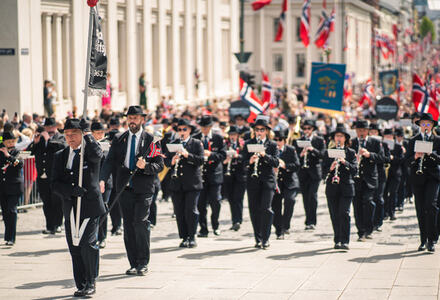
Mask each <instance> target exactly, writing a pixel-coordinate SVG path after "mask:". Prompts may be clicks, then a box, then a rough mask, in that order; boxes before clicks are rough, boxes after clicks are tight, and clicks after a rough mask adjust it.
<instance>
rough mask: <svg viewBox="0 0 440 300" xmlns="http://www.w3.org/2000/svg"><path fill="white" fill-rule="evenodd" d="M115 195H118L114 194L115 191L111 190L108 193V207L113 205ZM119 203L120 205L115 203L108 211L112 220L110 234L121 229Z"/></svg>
mask: <svg viewBox="0 0 440 300" xmlns="http://www.w3.org/2000/svg"><path fill="white" fill-rule="evenodd" d="M117 194H118V193H117V192H116V189H112V191H111V193H110V199H109V202H108V206H109V207H110V206H112V205H113V202H114V200H115V198H116V195H117ZM120 203H121V202H120V201H118V202H116V204H115V205H114V206H113V208H112V209H111V210H110V219H111V220H112V230H111V232H112V233H115V232H116V231H117V230H119V228H121V225H122V211H121V204H120Z"/></svg>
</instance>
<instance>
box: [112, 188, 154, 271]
mask: <svg viewBox="0 0 440 300" xmlns="http://www.w3.org/2000/svg"><path fill="white" fill-rule="evenodd" d="M152 197H153V196H152V195H149V194H136V193H134V192H133V190H132V189H130V188H128V189H127V190H125V191H124V192H123V193H122V196H121V202H120V203H121V209H122V219H123V220H124V244H125V250H126V251H127V257H128V261H129V262H130V266H131V267H132V268H137V267H142V266H146V265H148V263H149V261H150V221H148V214H149V213H150V204H151V201H152Z"/></svg>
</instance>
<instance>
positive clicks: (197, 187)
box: [165, 119, 204, 248]
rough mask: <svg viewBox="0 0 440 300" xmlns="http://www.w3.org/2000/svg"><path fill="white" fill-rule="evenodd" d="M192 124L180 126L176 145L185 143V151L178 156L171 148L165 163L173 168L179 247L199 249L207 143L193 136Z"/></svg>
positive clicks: (173, 194)
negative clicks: (200, 198)
mask: <svg viewBox="0 0 440 300" xmlns="http://www.w3.org/2000/svg"><path fill="white" fill-rule="evenodd" d="M191 131H192V125H191V123H190V121H189V120H187V119H180V120H179V121H178V123H177V133H178V134H179V139H178V140H175V141H173V142H172V143H173V144H182V146H183V150H182V151H180V152H178V153H175V152H169V149H167V152H166V159H165V164H166V166H167V167H168V168H171V170H170V172H171V183H170V190H171V191H172V195H171V198H172V200H173V206H174V214H175V215H176V222H177V228H178V230H179V237H180V238H181V239H182V242H181V243H180V245H179V247H182V248H184V247H188V248H194V247H197V242H196V239H195V234H196V232H197V221H198V216H199V212H198V210H197V202H198V200H199V196H200V191H201V190H202V188H203V183H202V170H201V167H202V165H203V157H204V151H203V144H202V143H201V142H200V141H199V140H197V139H194V138H192V137H191Z"/></svg>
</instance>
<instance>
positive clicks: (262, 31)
mask: <svg viewBox="0 0 440 300" xmlns="http://www.w3.org/2000/svg"><path fill="white" fill-rule="evenodd" d="M264 18H265V17H264V9H260V13H259V21H260V22H259V24H258V25H259V33H260V34H259V35H260V36H259V38H258V39H259V47H258V48H259V49H258V52H259V53H260V68H261V69H263V70H264V72H267V70H266V51H265V49H266V45H267V44H268V43H267V37H266V35H265V27H264V26H265V24H264Z"/></svg>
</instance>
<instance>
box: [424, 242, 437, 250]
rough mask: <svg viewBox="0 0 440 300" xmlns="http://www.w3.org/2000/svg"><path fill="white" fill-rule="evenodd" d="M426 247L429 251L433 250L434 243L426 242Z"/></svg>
mask: <svg viewBox="0 0 440 300" xmlns="http://www.w3.org/2000/svg"><path fill="white" fill-rule="evenodd" d="M426 248H427V249H428V251H429V252H435V245H434V243H433V242H428V246H427V247H426Z"/></svg>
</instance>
